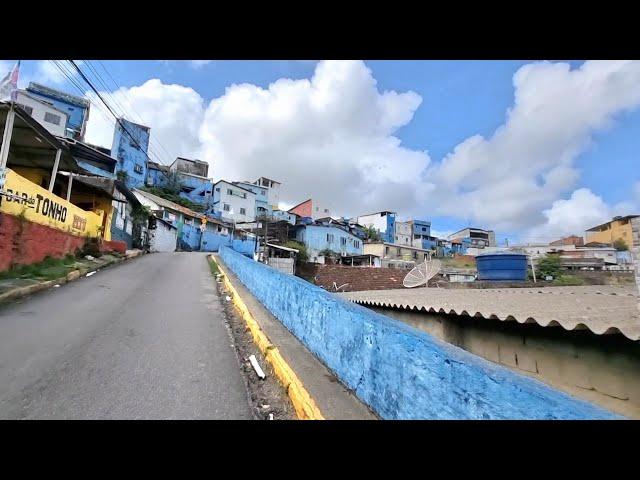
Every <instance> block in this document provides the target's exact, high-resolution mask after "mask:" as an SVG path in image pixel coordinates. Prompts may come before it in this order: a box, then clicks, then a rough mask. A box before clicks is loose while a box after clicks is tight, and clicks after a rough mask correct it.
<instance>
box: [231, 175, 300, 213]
mask: <svg viewBox="0 0 640 480" xmlns="http://www.w3.org/2000/svg"><path fill="white" fill-rule="evenodd" d="M233 184H234V185H238V186H239V187H242V188H244V189H246V190H250V191H252V192H253V193H255V198H256V205H255V211H256V218H264V217H266V218H270V217H271V214H272V212H273V206H272V205H271V203H270V201H269V187H263V186H260V185H256V184H255V183H251V182H233ZM294 223H295V222H294Z"/></svg>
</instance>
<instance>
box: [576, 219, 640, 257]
mask: <svg viewBox="0 0 640 480" xmlns="http://www.w3.org/2000/svg"><path fill="white" fill-rule="evenodd" d="M638 217H640V215H627V216H625V217H613V219H612V220H611V221H609V222H606V223H603V224H601V225H597V226H595V227H591V228H590V229H588V230H587V231H586V232H585V233H586V241H587V243H594V242H597V243H604V244H607V245H613V243H614V242H615V241H616V240H623V241H624V243H626V244H627V247H628V248H629V249H632V248H634V247H636V246H637V245H635V243H634V241H633V229H632V220H633V219H635V218H638Z"/></svg>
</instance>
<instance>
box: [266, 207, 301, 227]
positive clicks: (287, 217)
mask: <svg viewBox="0 0 640 480" xmlns="http://www.w3.org/2000/svg"><path fill="white" fill-rule="evenodd" d="M272 216H273V218H275V219H276V220H284V221H286V222H289V223H290V224H291V225H295V224H296V218H298V216H297V215H296V214H295V213H289V212H285V211H284V210H273V211H272Z"/></svg>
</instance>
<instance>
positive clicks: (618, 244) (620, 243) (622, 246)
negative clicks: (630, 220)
mask: <svg viewBox="0 0 640 480" xmlns="http://www.w3.org/2000/svg"><path fill="white" fill-rule="evenodd" d="M613 248H615V249H616V250H617V251H619V252H624V251H626V250H629V245H627V242H625V241H624V240H623V239H621V238H619V239H617V240H616V241H615V242H613Z"/></svg>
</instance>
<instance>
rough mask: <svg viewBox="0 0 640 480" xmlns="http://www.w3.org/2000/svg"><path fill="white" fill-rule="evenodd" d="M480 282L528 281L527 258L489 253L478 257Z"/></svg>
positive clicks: (524, 256)
mask: <svg viewBox="0 0 640 480" xmlns="http://www.w3.org/2000/svg"><path fill="white" fill-rule="evenodd" d="M476 265H477V268H478V280H526V279H527V256H526V255H522V254H520V253H488V254H484V255H478V256H477V257H476Z"/></svg>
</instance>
